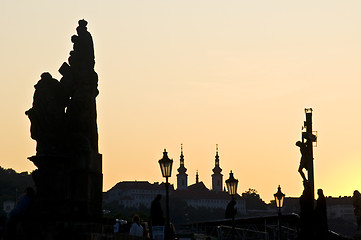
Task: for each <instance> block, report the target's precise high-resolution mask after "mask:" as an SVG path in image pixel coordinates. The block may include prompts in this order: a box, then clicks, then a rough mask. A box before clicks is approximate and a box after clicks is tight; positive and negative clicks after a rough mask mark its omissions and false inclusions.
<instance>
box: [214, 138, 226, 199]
mask: <svg viewBox="0 0 361 240" xmlns="http://www.w3.org/2000/svg"><path fill="white" fill-rule="evenodd" d="M212 171H213V174H212V190H213V191H216V192H221V191H222V188H223V187H222V185H223V174H222V173H221V172H222V168H220V166H219V155H218V144H216V156H215V163H214V168H213V170H212Z"/></svg>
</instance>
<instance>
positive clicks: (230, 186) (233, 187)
mask: <svg viewBox="0 0 361 240" xmlns="http://www.w3.org/2000/svg"><path fill="white" fill-rule="evenodd" d="M226 186H227V190H228V193H229V195H231V196H234V195H236V194H237V186H238V179H235V178H234V177H233V173H232V171H231V172H230V173H229V178H228V179H227V180H226Z"/></svg>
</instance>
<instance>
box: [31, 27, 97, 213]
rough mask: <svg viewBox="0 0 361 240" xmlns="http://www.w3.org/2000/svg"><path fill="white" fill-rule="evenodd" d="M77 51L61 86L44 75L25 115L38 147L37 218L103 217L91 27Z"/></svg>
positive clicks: (77, 38) (77, 41) (83, 31)
mask: <svg viewBox="0 0 361 240" xmlns="http://www.w3.org/2000/svg"><path fill="white" fill-rule="evenodd" d="M78 24H79V26H78V27H77V28H76V32H77V35H74V36H72V37H71V41H72V43H73V50H72V51H71V52H70V57H69V58H68V61H69V63H66V62H64V63H63V64H62V65H61V67H60V69H59V72H60V74H61V75H62V78H61V79H60V82H59V81H57V80H56V79H53V78H52V76H51V75H50V74H49V73H43V74H42V75H41V79H40V81H39V82H38V83H37V84H36V85H35V93H34V101H33V107H32V108H31V109H30V110H28V111H26V114H27V115H28V117H29V119H30V121H31V130H30V131H31V137H32V138H33V139H34V140H36V141H37V152H36V156H33V157H30V158H29V159H30V160H31V161H32V162H33V163H34V164H35V165H36V166H37V167H38V169H37V170H35V171H34V173H33V179H34V182H35V185H36V188H37V194H38V198H37V199H38V200H37V203H36V204H37V206H38V209H36V212H43V213H44V214H49V213H52V214H53V215H60V216H62V217H63V215H65V216H66V217H69V216H73V217H76V218H89V217H96V216H101V214H102V212H101V211H102V207H101V206H102V157H101V154H99V152H98V128H97V113H96V96H97V95H98V93H99V92H98V89H97V87H98V75H97V73H96V72H95V71H94V64H95V60H94V47H93V39H92V36H91V34H90V33H89V32H88V31H87V27H86V26H87V22H86V21H85V20H80V21H79V22H78Z"/></svg>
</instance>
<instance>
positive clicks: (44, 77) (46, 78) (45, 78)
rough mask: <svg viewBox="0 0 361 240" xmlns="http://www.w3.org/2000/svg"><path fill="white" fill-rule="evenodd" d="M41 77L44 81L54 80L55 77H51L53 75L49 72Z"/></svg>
mask: <svg viewBox="0 0 361 240" xmlns="http://www.w3.org/2000/svg"><path fill="white" fill-rule="evenodd" d="M40 77H41V79H42V80H49V79H53V77H52V76H51V74H50V73H48V72H44V73H42V74H41V75H40Z"/></svg>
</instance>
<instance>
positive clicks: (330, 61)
mask: <svg viewBox="0 0 361 240" xmlns="http://www.w3.org/2000/svg"><path fill="white" fill-rule="evenodd" d="M72 5H74V6H73V7H72V8H69V7H68V6H67V4H64V3H47V2H45V1H40V2H38V3H35V4H32V3H22V4H17V1H15V2H5V3H2V9H4V13H3V14H2V15H1V17H0V19H1V20H2V21H0V22H1V23H0V24H1V29H3V38H2V44H1V49H0V50H1V52H2V57H1V58H0V64H1V66H2V71H1V73H0V77H1V79H3V89H4V91H3V94H1V97H0V102H1V104H2V105H1V107H2V109H3V116H4V117H3V118H2V120H1V123H2V126H3V136H5V137H4V138H3V139H2V140H1V142H0V150H1V152H2V153H3V159H4V160H3V161H2V164H1V165H2V167H4V168H13V169H15V170H16V171H18V172H21V171H32V170H34V169H35V166H34V165H32V163H31V162H28V161H27V159H26V158H27V157H28V156H32V155H34V154H35V142H34V141H33V140H31V139H30V134H29V128H30V124H29V121H28V119H27V118H26V116H24V115H23V112H24V111H25V110H27V109H28V108H29V106H30V104H31V102H32V94H33V85H34V84H35V83H36V81H37V80H38V79H39V74H40V73H42V72H50V73H52V75H53V77H54V78H56V79H60V78H61V76H60V74H58V73H57V70H58V68H59V66H60V65H61V64H62V62H63V61H64V59H67V57H68V52H69V50H70V49H71V48H72V45H71V42H70V39H69V38H70V36H72V35H74V34H75V31H74V23H75V22H77V21H78V20H79V19H82V18H84V19H87V21H88V22H89V31H90V32H91V33H92V34H93V36H94V44H95V46H96V50H95V61H96V65H95V68H96V72H97V73H98V74H99V78H100V79H102V81H101V82H99V90H100V95H99V97H98V103H97V106H98V123H99V152H101V153H102V154H103V156H104V162H103V169H104V171H103V174H104V187H103V190H104V191H106V190H108V189H109V188H111V187H112V186H114V185H115V184H116V183H117V182H119V181H125V180H147V181H150V182H160V181H163V179H162V176H161V173H160V169H159V166H158V163H157V160H158V159H159V157H160V153H161V151H162V150H163V149H164V148H166V149H167V150H168V152H169V156H170V157H171V158H173V160H174V161H175V162H174V166H175V168H177V167H178V164H179V156H180V146H181V144H183V148H184V150H183V152H184V160H185V163H186V167H187V169H188V172H187V173H188V174H189V180H190V182H191V180H193V177H194V176H195V174H196V171H197V170H198V171H199V176H200V180H201V181H203V182H204V183H205V185H206V186H207V187H210V186H211V178H210V177H208V176H210V175H211V173H212V168H213V167H214V166H213V165H214V154H215V145H216V144H218V145H219V157H220V164H221V167H222V169H223V173H228V172H229V171H230V170H232V171H233V172H234V173H235V175H236V176H237V178H238V179H239V190H238V191H239V192H244V191H246V190H247V189H248V188H253V189H257V191H258V192H259V193H260V194H261V196H262V199H264V200H265V201H267V202H268V201H269V200H270V199H272V198H273V194H274V192H275V188H276V187H277V186H278V185H281V186H282V189H283V190H284V192H286V193H287V195H288V196H299V195H300V193H301V192H302V188H303V186H302V183H301V182H300V176H299V175H297V174H295V172H297V169H298V165H299V160H300V154H299V149H298V148H297V147H296V146H294V143H295V142H296V141H298V140H299V139H300V138H301V136H300V132H301V127H302V125H303V121H304V112H303V109H304V108H308V107H312V108H313V109H314V115H313V116H314V119H313V123H314V130H316V131H318V146H317V147H316V148H315V149H314V157H315V166H314V171H315V189H318V188H322V189H323V191H324V193H325V195H326V196H339V195H341V196H351V195H352V193H353V191H354V190H355V189H360V185H359V182H360V177H359V169H361V161H360V159H361V149H360V147H359V145H360V139H359V136H360V135H361V126H360V124H359V123H360V122H361V108H360V103H361V96H360V94H359V91H360V90H359V89H361V84H360V79H361V73H360V71H359V66H358V65H359V63H360V61H361V59H360V56H361V54H360V53H361V47H360V44H359V42H360V39H361V33H360V30H359V27H358V23H359V22H360V21H361V16H360V15H359V13H358V11H357V10H358V9H360V7H361V3H359V2H358V1H350V2H348V3H347V4H344V3H338V2H329V1H320V2H317V3H314V2H311V1H306V2H303V3H299V4H296V3H289V2H286V1H279V2H275V3H269V2H267V1H261V2H258V3H240V2H238V1H230V2H229V3H228V4H224V3H218V2H216V1H209V2H207V3H204V2H196V3H185V2H183V3H170V2H169V3H168V2H163V1H152V2H151V3H150V2H142V3H140V4H136V3H130V2H121V3H119V2H116V1H111V2H109V3H108V4H107V5H100V4H97V3H88V2H85V1H79V2H78V3H77V4H72ZM310 6H312V8H310ZM54 10H56V11H54ZM64 12H67V15H66V16H67V17H66V18H64V14H63V13H64ZM140 166H141V167H140ZM175 168H174V169H175ZM170 183H172V184H176V172H175V171H173V173H172V177H171V178H170Z"/></svg>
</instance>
